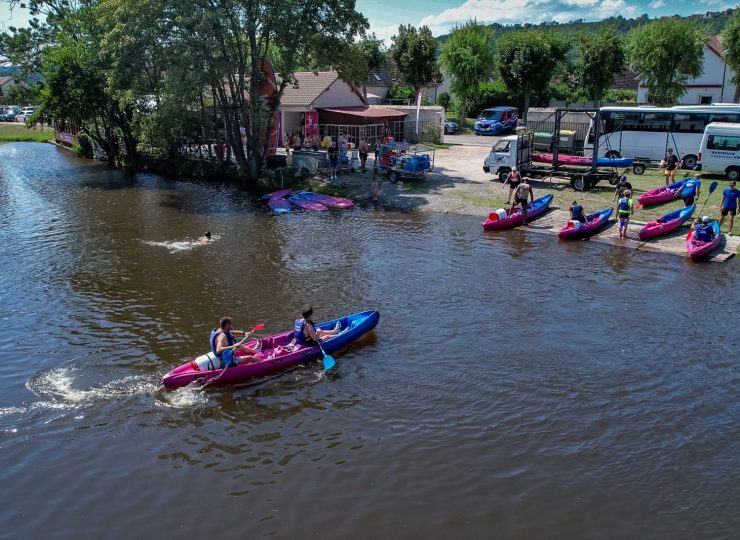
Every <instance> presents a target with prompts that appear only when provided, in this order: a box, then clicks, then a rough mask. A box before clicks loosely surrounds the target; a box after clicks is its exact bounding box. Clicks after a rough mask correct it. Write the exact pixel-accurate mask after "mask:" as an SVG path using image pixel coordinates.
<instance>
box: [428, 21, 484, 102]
mask: <svg viewBox="0 0 740 540" xmlns="http://www.w3.org/2000/svg"><path fill="white" fill-rule="evenodd" d="M492 36H493V32H492V31H491V29H490V28H489V27H487V26H484V25H482V24H478V22H476V21H469V22H468V23H466V24H465V25H464V26H461V27H458V28H455V30H454V31H453V32H452V35H451V36H450V37H449V39H448V40H447V41H446V42H445V43H444V45H442V53H441V55H440V62H441V64H442V66H443V67H444V68H445V70H446V71H447V73H448V75H451V76H452V84H451V85H450V89H451V90H452V91H453V92H454V93H455V95H457V96H458V98H459V99H460V104H461V114H462V115H463V116H464V111H465V109H466V105H467V103H468V102H469V101H470V100H471V98H472V97H473V94H474V93H476V91H477V89H478V87H479V86H480V85H481V84H483V83H484V82H485V81H486V79H488V77H490V76H491V75H492V74H493V72H494V49H493V44H492V42H491V39H492Z"/></svg>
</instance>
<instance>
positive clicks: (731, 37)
mask: <svg viewBox="0 0 740 540" xmlns="http://www.w3.org/2000/svg"><path fill="white" fill-rule="evenodd" d="M722 46H723V48H724V49H725V50H724V53H725V60H726V62H727V65H728V66H730V67H731V68H732V71H734V72H735V75H734V77H733V79H732V82H734V83H735V84H736V85H739V86H740V10H735V13H733V14H732V16H731V17H730V19H729V20H728V21H727V25H726V26H725V29H724V30H723V31H722Z"/></svg>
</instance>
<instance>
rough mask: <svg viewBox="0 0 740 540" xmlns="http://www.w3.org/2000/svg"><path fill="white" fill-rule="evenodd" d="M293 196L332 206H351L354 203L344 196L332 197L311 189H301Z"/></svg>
mask: <svg viewBox="0 0 740 540" xmlns="http://www.w3.org/2000/svg"><path fill="white" fill-rule="evenodd" d="M294 197H301V198H303V199H307V200H309V201H314V202H317V203H319V204H323V205H324V206H331V207H333V208H342V209H344V208H352V207H353V206H354V205H355V204H354V203H353V202H352V201H350V200H349V199H345V198H344V197H334V196H333V195H324V194H323V193H314V192H313V191H301V192H299V193H296V194H295V195H294Z"/></svg>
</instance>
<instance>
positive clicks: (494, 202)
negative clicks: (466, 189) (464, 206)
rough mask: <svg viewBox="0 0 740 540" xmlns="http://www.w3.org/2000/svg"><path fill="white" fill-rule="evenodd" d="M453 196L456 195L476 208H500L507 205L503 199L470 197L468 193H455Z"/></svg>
mask: <svg viewBox="0 0 740 540" xmlns="http://www.w3.org/2000/svg"><path fill="white" fill-rule="evenodd" d="M453 195H455V197H457V198H459V199H460V200H462V201H465V202H467V203H470V204H472V205H474V206H482V207H485V208H493V207H496V208H498V207H500V206H503V205H504V203H505V201H504V200H503V199H495V198H491V197H480V196H478V195H470V194H468V193H461V192H459V191H455V192H453Z"/></svg>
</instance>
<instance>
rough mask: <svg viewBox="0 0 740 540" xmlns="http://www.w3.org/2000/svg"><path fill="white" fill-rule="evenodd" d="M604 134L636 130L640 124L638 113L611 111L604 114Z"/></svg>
mask: <svg viewBox="0 0 740 540" xmlns="http://www.w3.org/2000/svg"><path fill="white" fill-rule="evenodd" d="M603 116H604V134H605V135H606V134H607V133H613V132H615V131H627V130H633V129H635V126H637V125H638V124H639V122H640V113H639V112H636V111H611V112H608V113H604V114H603Z"/></svg>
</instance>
